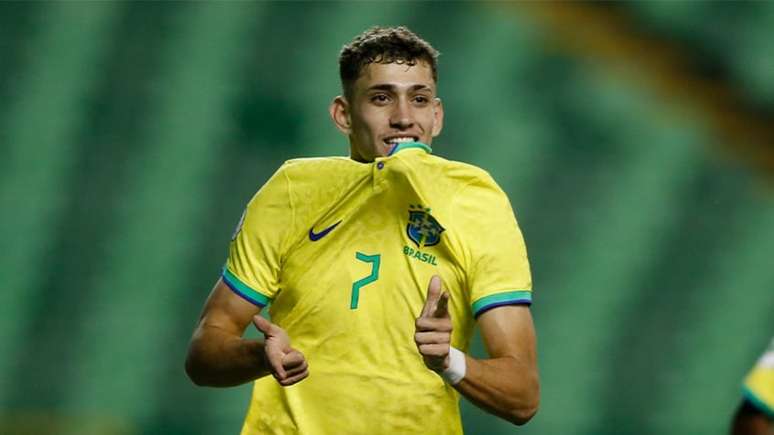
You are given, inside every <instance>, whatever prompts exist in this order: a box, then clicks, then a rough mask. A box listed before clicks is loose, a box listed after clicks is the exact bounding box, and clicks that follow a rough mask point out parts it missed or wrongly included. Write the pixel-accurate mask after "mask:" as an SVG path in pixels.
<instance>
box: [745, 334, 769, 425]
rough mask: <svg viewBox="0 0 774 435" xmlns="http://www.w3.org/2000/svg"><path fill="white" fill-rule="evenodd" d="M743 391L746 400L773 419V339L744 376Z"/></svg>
mask: <svg viewBox="0 0 774 435" xmlns="http://www.w3.org/2000/svg"><path fill="white" fill-rule="evenodd" d="M743 391H744V396H745V399H747V401H749V402H750V403H751V404H752V405H753V406H755V407H756V408H758V409H759V410H760V411H761V412H763V413H765V414H766V415H768V416H769V418H772V419H774V340H772V342H771V345H770V346H769V349H768V350H767V351H766V353H764V354H763V356H761V357H760V359H758V362H757V363H756V364H755V367H753V369H752V370H751V371H750V373H749V374H748V375H747V377H746V378H745V380H744V386H743Z"/></svg>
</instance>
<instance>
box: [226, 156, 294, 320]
mask: <svg viewBox="0 0 774 435" xmlns="http://www.w3.org/2000/svg"><path fill="white" fill-rule="evenodd" d="M292 223H293V207H292V203H291V201H290V181H289V179H288V177H287V175H286V174H285V173H284V171H283V168H280V169H279V170H278V171H277V172H276V173H275V174H274V175H273V176H272V177H271V178H270V179H269V181H267V182H266V184H264V185H263V187H261V189H260V190H259V191H258V193H256V194H255V196H254V197H253V198H252V200H250V202H249V203H248V205H247V207H246V208H245V211H244V214H243V215H242V219H241V220H240V222H239V225H238V227H237V229H236V231H235V232H234V236H233V237H232V240H231V244H230V245H229V254H228V260H227V261H226V266H225V267H224V268H223V282H224V283H225V284H226V285H227V286H229V287H230V288H231V290H233V291H234V292H235V293H237V294H238V295H240V296H242V297H243V298H244V299H246V300H247V301H249V302H251V303H253V304H255V305H258V306H266V305H267V304H268V303H269V302H270V301H271V300H272V299H273V298H274V296H276V294H277V292H278V291H279V277H280V265H281V263H282V256H283V250H284V244H285V241H286V239H287V235H288V233H289V231H290V228H291V226H292Z"/></svg>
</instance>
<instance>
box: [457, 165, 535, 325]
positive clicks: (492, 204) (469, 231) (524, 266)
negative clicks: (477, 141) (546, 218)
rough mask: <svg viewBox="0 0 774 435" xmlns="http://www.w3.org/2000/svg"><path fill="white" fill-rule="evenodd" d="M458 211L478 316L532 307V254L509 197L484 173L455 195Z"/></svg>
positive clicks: (472, 302) (470, 288)
mask: <svg viewBox="0 0 774 435" xmlns="http://www.w3.org/2000/svg"><path fill="white" fill-rule="evenodd" d="M453 210H454V211H453V220H454V224H455V226H457V227H458V228H461V232H462V235H463V237H464V239H465V244H464V245H465V248H464V251H465V258H466V262H467V268H468V270H467V281H468V286H469V294H470V301H469V303H470V305H471V309H472V311H473V316H474V317H476V318H477V317H478V316H479V315H481V314H482V313H483V312H485V311H487V310H490V309H492V308H495V307H499V306H503V305H529V304H531V303H532V278H531V275H530V270H529V261H528V259H527V249H526V246H525V245H524V238H523V237H522V234H521V230H519V227H518V225H517V223H516V217H515V216H514V214H513V210H512V209H511V204H510V201H508V197H507V196H506V194H505V192H503V191H502V189H500V187H499V186H498V185H497V183H495V181H494V180H493V179H492V178H491V177H490V176H489V175H488V174H486V173H484V174H482V175H481V176H480V177H477V178H476V179H474V180H473V181H472V182H470V183H469V184H467V185H466V186H465V187H463V188H462V189H461V190H460V192H459V193H458V194H457V195H455V198H454V204H453Z"/></svg>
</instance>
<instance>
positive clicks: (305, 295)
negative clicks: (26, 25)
mask: <svg viewBox="0 0 774 435" xmlns="http://www.w3.org/2000/svg"><path fill="white" fill-rule="evenodd" d="M430 151H431V150H430V147H428V146H427V145H424V144H421V143H410V144H401V145H400V146H398V147H396V149H395V150H393V152H392V153H391V154H390V155H389V156H386V157H380V158H377V159H376V160H375V161H374V162H370V163H360V162H357V161H354V160H352V159H350V158H346V157H331V158H310V159H296V160H290V161H287V162H286V163H285V164H284V165H282V167H281V168H280V169H279V170H278V171H277V172H276V173H275V174H274V175H273V176H272V177H271V178H270V179H269V181H267V182H266V184H265V185H264V186H263V187H262V188H261V189H260V190H259V191H258V193H257V194H256V195H255V196H254V197H253V199H252V200H251V201H250V203H249V204H248V206H247V208H246V210H245V214H244V215H243V217H242V221H241V222H240V226H239V227H238V228H237V232H236V233H235V235H234V238H233V240H232V242H231V245H230V248H229V257H228V261H227V263H226V266H225V268H224V270H223V281H224V282H225V283H226V284H227V285H228V286H229V287H230V288H231V289H232V290H233V291H234V292H236V293H237V294H239V295H240V296H242V297H243V298H245V299H247V300H248V301H250V302H252V303H254V304H256V305H259V306H265V305H268V304H269V303H271V304H270V306H269V314H270V316H271V319H272V321H273V322H274V323H276V324H277V325H279V326H280V327H282V328H283V329H284V330H285V331H287V333H288V336H289V337H290V338H291V340H292V345H293V347H294V348H297V349H298V350H300V351H301V352H302V353H303V354H304V355H305V357H306V359H307V362H308V364H309V377H308V378H306V379H304V380H303V381H301V382H299V383H298V384H295V385H293V386H290V387H282V386H280V385H279V384H278V383H277V382H276V381H275V380H274V379H273V378H272V377H271V376H266V377H263V378H260V379H258V380H256V381H255V385H254V389H253V395H252V399H251V403H250V407H249V410H248V413H247V416H246V418H245V422H244V426H243V429H242V434H295V433H302V434H365V433H368V434H410V433H417V434H420V433H421V434H458V433H462V426H461V421H460V415H459V403H458V402H459V397H458V394H457V392H456V391H455V390H454V388H452V387H451V386H450V385H448V384H446V383H444V381H443V380H442V378H441V377H440V376H439V375H438V374H436V373H435V372H433V371H431V370H429V369H428V368H427V367H426V366H425V365H424V363H423V361H422V358H421V356H420V354H419V352H418V350H417V348H416V344H415V343H414V321H415V319H416V318H417V317H418V316H419V314H420V312H421V310H422V307H423V305H424V303H425V299H426V293H427V286H428V283H429V281H430V278H431V277H432V276H433V275H435V274H438V275H440V276H441V278H442V279H443V283H444V287H445V289H446V290H447V291H449V293H450V296H451V298H450V301H449V312H450V315H451V318H452V322H453V328H454V330H453V333H452V342H451V344H452V346H454V347H456V348H458V349H461V350H463V351H464V350H467V348H468V344H469V342H470V338H471V334H472V330H473V326H474V321H475V318H476V317H477V316H478V315H480V314H481V313H482V312H484V311H486V310H488V309H491V308H494V307H497V306H501V305H509V304H529V303H531V299H532V298H531V295H532V292H531V288H532V283H531V278H530V272H529V264H528V260H527V253H526V248H525V245H524V241H523V238H522V235H521V232H520V230H519V228H518V226H517V224H516V219H515V217H514V214H513V211H512V209H511V205H510V203H509V201H508V198H507V196H506V195H505V193H504V192H503V191H502V190H501V189H500V188H499V187H498V186H497V184H496V183H495V181H494V180H493V179H492V178H491V177H490V176H489V174H487V173H486V172H485V171H483V170H481V169H479V168H477V167H475V166H472V165H468V164H463V163H459V162H453V161H449V160H446V159H443V158H440V157H437V156H434V155H432V154H431V152H430Z"/></svg>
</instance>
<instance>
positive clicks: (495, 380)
mask: <svg viewBox="0 0 774 435" xmlns="http://www.w3.org/2000/svg"><path fill="white" fill-rule="evenodd" d="M448 299H449V295H448V293H447V292H445V291H442V289H441V282H440V279H438V278H436V277H433V279H431V280H430V285H429V287H428V297H427V301H426V303H425V307H424V309H423V310H422V314H421V315H420V317H419V318H418V319H417V321H416V331H417V332H416V333H415V335H414V340H415V341H416V343H417V348H418V350H419V353H420V354H421V355H422V357H423V359H424V362H425V365H427V367H428V368H430V369H431V370H434V371H436V372H438V373H441V372H443V371H444V370H446V369H447V368H448V367H449V348H450V341H451V331H452V323H451V318H450V316H449V313H448V309H447V303H448ZM478 321H479V326H480V328H481V335H482V337H483V339H484V344H485V345H486V349H487V352H488V353H489V356H490V358H488V359H481V360H479V359H475V358H472V357H470V356H468V355H465V363H466V364H465V365H466V370H465V377H464V378H463V379H462V380H461V381H459V382H458V383H457V384H456V385H455V386H454V387H455V388H456V389H457V391H459V392H460V393H461V394H462V395H464V396H465V397H466V398H468V400H470V401H471V402H473V403H475V404H476V405H477V406H479V407H481V408H483V409H485V410H486V411H488V412H491V413H492V414H495V415H497V416H500V417H502V418H504V419H506V420H508V421H510V422H512V423H514V424H519V425H520V424H524V423H526V422H528V421H529V420H530V419H531V418H532V416H534V415H535V413H536V412H537V408H538V402H539V398H540V385H539V381H538V370H537V355H536V350H535V330H534V326H533V324H532V315H531V314H530V311H529V307H526V306H503V307H498V308H494V309H491V310H489V311H487V312H485V313H483V314H482V315H481V317H479V319H478Z"/></svg>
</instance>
